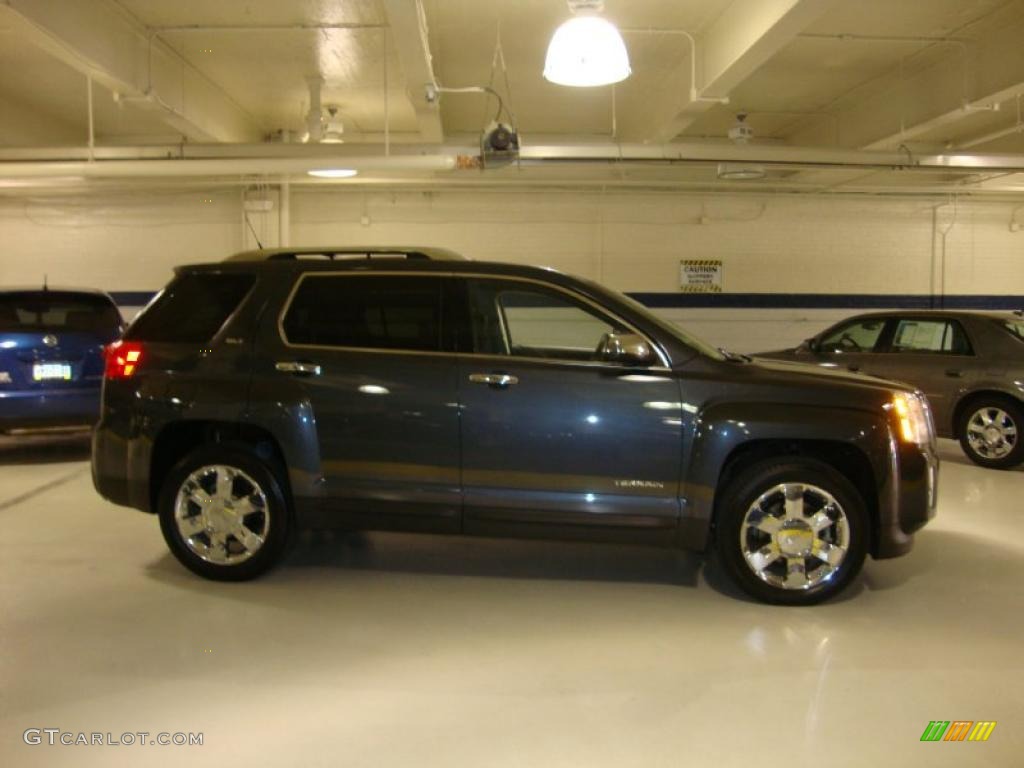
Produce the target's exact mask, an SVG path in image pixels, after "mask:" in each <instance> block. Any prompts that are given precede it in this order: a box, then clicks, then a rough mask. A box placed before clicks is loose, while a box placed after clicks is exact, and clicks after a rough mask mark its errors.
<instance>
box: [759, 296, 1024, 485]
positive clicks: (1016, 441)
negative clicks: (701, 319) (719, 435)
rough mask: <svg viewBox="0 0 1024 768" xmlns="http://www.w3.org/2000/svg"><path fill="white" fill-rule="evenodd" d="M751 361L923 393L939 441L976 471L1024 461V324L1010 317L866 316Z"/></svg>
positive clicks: (935, 313) (905, 313) (947, 312)
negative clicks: (845, 374) (860, 377)
mask: <svg viewBox="0 0 1024 768" xmlns="http://www.w3.org/2000/svg"><path fill="white" fill-rule="evenodd" d="M757 357H758V358H765V359H773V360H793V361H796V362H802V363H813V364H815V365H818V366H821V367H824V368H843V369H846V370H850V371H857V372H860V373H866V374H869V375H872V376H878V377H881V378H884V379H894V380H896V381H905V382H908V383H909V384H910V385H911V386H913V387H916V388H919V389H920V390H922V391H923V392H924V393H925V395H926V396H927V398H928V401H929V404H930V405H931V407H932V409H933V412H934V414H935V423H936V425H937V430H938V433H939V436H940V437H953V438H956V439H957V440H959V441H960V445H961V446H962V447H963V449H964V453H966V454H967V456H968V458H970V459H971V460H972V461H974V462H975V463H977V464H980V465H981V466H983V467H992V468H995V469H1009V468H1011V467H1015V466H1017V465H1019V464H1021V463H1022V462H1024V440H1022V439H1021V436H1020V434H1019V432H1020V430H1022V429H1024V317H1022V316H1021V313H1015V312H1001V313H996V312H964V311H950V310H922V311H916V312H914V311H903V312H871V313H869V314H865V315H857V316H855V317H851V318H848V319H846V320H843V321H842V322H839V323H837V324H835V325H833V326H832V327H831V328H826V329H825V330H824V331H822V332H821V333H820V334H818V335H817V336H815V337H814V338H811V339H808V340H807V341H805V342H804V343H803V344H801V345H800V346H799V347H796V348H794V349H783V350H778V351H775V352H762V353H759V354H758V355H757Z"/></svg>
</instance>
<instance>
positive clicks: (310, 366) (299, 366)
mask: <svg viewBox="0 0 1024 768" xmlns="http://www.w3.org/2000/svg"><path fill="white" fill-rule="evenodd" d="M274 367H275V368H276V369H277V370H279V371H281V372H283V373H297V374H299V375H300V376H319V375H320V366H319V365H317V364H316V363H303V362H299V361H297V360H282V361H281V362H279V363H275V364H274Z"/></svg>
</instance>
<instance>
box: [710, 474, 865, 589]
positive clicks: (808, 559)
mask: <svg viewBox="0 0 1024 768" xmlns="http://www.w3.org/2000/svg"><path fill="white" fill-rule="evenodd" d="M867 526H868V518H867V511H866V508H865V505H864V501H863V499H862V498H861V496H860V494H859V493H858V492H857V490H856V489H855V488H854V487H853V486H852V485H851V483H850V482H849V481H848V480H847V479H846V478H845V477H843V476H842V475H841V474H839V473H838V472H836V470H834V469H833V468H832V467H830V466H828V465H827V464H823V463H821V462H818V461H814V460H812V459H805V458H802V457H792V458H787V459H780V460H772V461H767V462H761V463H759V464H756V465H754V466H752V467H750V468H749V469H747V470H745V471H743V472H742V473H740V475H738V476H737V477H736V478H735V479H734V480H733V481H731V482H730V483H729V485H728V487H726V488H725V489H724V490H723V492H722V497H721V500H720V503H719V504H718V512H717V527H716V547H717V549H718V554H719V556H720V558H721V560H722V562H723V564H724V565H725V567H726V570H728V571H729V573H730V575H731V576H732V577H733V579H734V580H735V582H736V583H737V584H738V585H739V586H740V587H741V588H742V589H743V590H744V591H745V592H747V593H748V594H750V595H752V596H753V597H756V598H757V599H759V600H762V601H764V602H767V603H776V604H780V605H811V604H813V603H819V602H821V601H823V600H827V599H828V598H830V597H833V596H834V595H836V594H838V593H839V592H841V591H842V590H843V589H845V588H846V586H847V585H849V583H850V582H851V581H852V580H853V578H854V577H855V576H856V575H857V573H858V572H859V571H860V569H861V566H862V565H863V563H864V557H865V555H866V553H867V535H868V530H867Z"/></svg>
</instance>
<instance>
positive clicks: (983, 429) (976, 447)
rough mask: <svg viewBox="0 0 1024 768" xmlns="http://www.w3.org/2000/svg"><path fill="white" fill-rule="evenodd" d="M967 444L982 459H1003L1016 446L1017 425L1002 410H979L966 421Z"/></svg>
mask: <svg viewBox="0 0 1024 768" xmlns="http://www.w3.org/2000/svg"><path fill="white" fill-rule="evenodd" d="M967 443H968V445H970V446H971V450H972V451H974V452H975V453H976V454H977V455H978V456H981V457H982V458H984V459H1003V458H1006V457H1007V456H1009V455H1010V453H1012V452H1013V449H1014V448H1015V447H1016V446H1017V424H1016V422H1014V420H1013V417H1012V416H1010V414H1009V413H1007V412H1006V411H1004V410H1003V409H1002V408H999V407H996V406H985V407H983V408H979V409H978V410H976V411H975V412H974V413H973V414H971V418H969V419H968V420H967Z"/></svg>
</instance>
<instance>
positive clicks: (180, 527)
mask: <svg viewBox="0 0 1024 768" xmlns="http://www.w3.org/2000/svg"><path fill="white" fill-rule="evenodd" d="M159 514H160V529H161V531H162V532H163V535H164V539H165V540H166V541H167V546H168V547H170V550H171V552H172V553H173V554H174V556H175V557H176V558H178V560H179V561H180V562H181V563H182V564H183V565H184V566H185V567H186V568H188V569H190V570H191V571H193V572H195V573H197V574H199V575H200V576H204V577H205V578H208V579H216V580H218V581H242V580H245V579H251V578H254V577H256V576H259V575H260V574H262V573H263V572H265V571H266V570H268V569H269V568H271V567H272V566H273V565H274V564H275V563H276V562H277V561H278V560H279V559H280V557H281V555H282V554H283V552H284V549H285V545H286V543H287V541H288V536H289V534H290V532H291V527H292V526H291V515H290V511H289V509H288V505H287V503H286V500H285V497H284V494H283V493H282V491H281V483H280V482H279V481H278V479H277V476H276V474H275V472H274V471H273V469H272V468H271V467H270V466H268V465H267V464H266V463H265V462H263V461H262V460H261V459H259V458H258V457H257V456H256V455H255V454H253V453H252V452H250V451H249V450H247V449H246V448H245V447H244V446H234V445H230V444H216V445H207V446H203V447H201V448H198V449H197V450H195V451H193V452H192V453H190V454H189V455H188V456H186V457H185V458H184V459H182V460H181V461H180V462H178V464H177V465H175V467H174V468H173V469H172V470H171V471H170V473H169V474H168V476H167V478H166V480H165V481H164V484H163V488H162V490H161V492H160V499H159Z"/></svg>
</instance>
